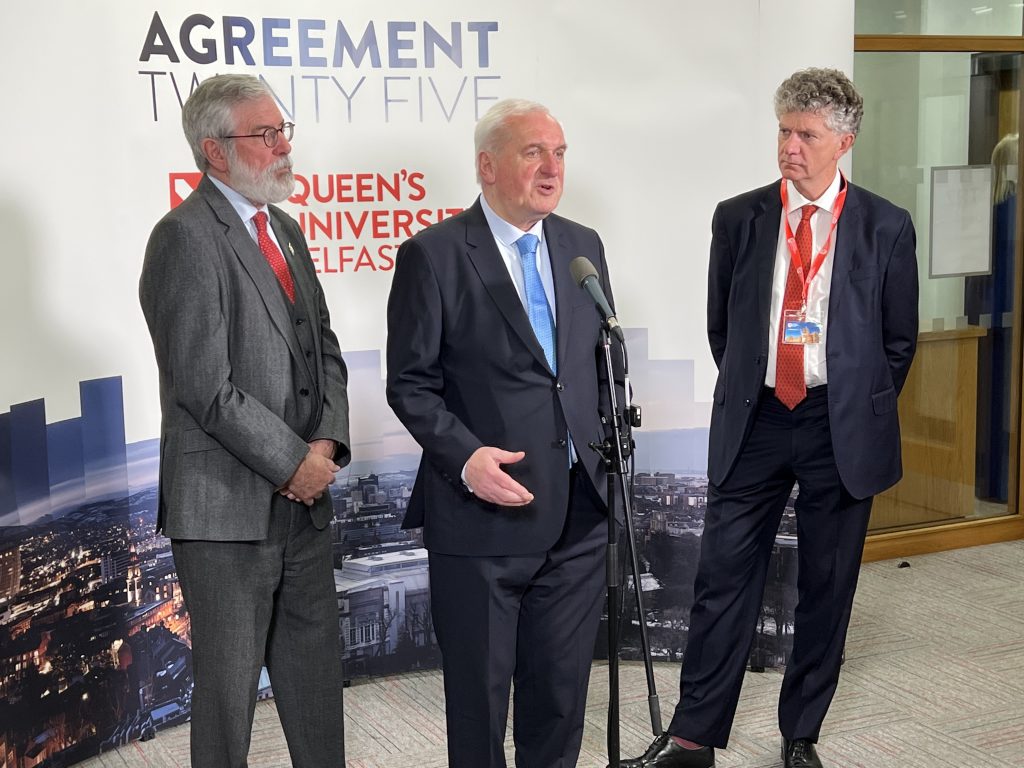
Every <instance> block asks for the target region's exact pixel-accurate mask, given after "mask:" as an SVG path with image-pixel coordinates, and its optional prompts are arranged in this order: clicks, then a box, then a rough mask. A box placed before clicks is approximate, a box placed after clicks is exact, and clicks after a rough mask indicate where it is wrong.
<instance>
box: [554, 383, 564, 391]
mask: <svg viewBox="0 0 1024 768" xmlns="http://www.w3.org/2000/svg"><path fill="white" fill-rule="evenodd" d="M555 389H557V390H558V391H559V392H561V391H562V390H564V389H565V384H563V383H562V382H558V383H557V384H555Z"/></svg>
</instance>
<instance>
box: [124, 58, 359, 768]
mask: <svg viewBox="0 0 1024 768" xmlns="http://www.w3.org/2000/svg"><path fill="white" fill-rule="evenodd" d="M182 124H183V126H184V130H185V136H186V138H187V139H188V142H189V145H190V147H191V149H192V153H193V155H194V156H195V159H196V163H197V164H198V166H199V168H200V170H202V171H203V172H204V176H203V179H202V181H201V183H200V184H199V187H198V188H197V189H196V191H195V192H194V193H192V194H191V195H190V196H189V197H188V199H187V200H185V201H184V202H183V203H182V204H181V205H180V206H178V207H177V208H175V209H174V210H173V211H171V212H170V213H168V214H167V215H166V216H164V218H163V219H161V220H160V222H159V223H158V224H157V225H156V227H155V228H154V229H153V233H152V235H151V236H150V239H149V244H148V246H147V248H146V259H145V264H144V266H143V270H142V279H141V281H140V286H139V296H140V300H141V303H142V309H143V312H144V313H145V316H146V322H147V323H148V325H149V330H150V334H151V335H152V337H153V347H154V350H155V353H156V361H157V366H158V368H159V372H160V401H161V408H162V416H163V423H162V428H161V440H160V503H159V517H158V526H159V528H160V529H161V530H162V531H163V533H164V534H165V535H167V536H168V537H170V538H171V548H172V551H173V553H174V562H175V566H176V568H177V571H178V579H179V583H180V584H181V590H182V594H183V596H184V599H185V605H186V607H187V608H188V611H189V614H190V617H191V631H192V662H193V672H194V675H195V688H194V692H193V699H192V766H193V768H207V767H208V768H244V767H245V765H246V759H247V755H248V751H249V741H250V735H251V731H252V718H253V710H254V707H255V703H256V691H257V685H258V680H259V674H260V669H261V667H262V666H263V665H264V664H266V666H267V668H268V670H269V672H270V678H271V683H272V684H273V687H274V696H275V698H276V701H277V710H278V714H279V715H280V718H281V724H282V726H283V728H284V733H285V738H286V739H287V742H288V750H289V752H290V754H291V759H292V764H293V765H294V766H296V767H297V768H298V767H301V768H328V767H332V768H333V767H338V766H344V764H345V755H344V726H343V712H342V672H341V651H340V646H339V636H338V607H337V598H336V596H335V587H334V572H333V568H332V563H331V547H330V532H329V528H328V524H329V523H330V520H331V518H332V516H333V515H332V508H331V499H330V495H329V494H328V493H327V489H328V486H329V485H330V484H331V483H332V482H333V481H334V473H335V472H337V471H338V470H339V468H340V467H341V466H344V465H345V464H346V463H348V461H349V458H350V452H349V436H348V400H347V395H346V378H347V373H346V369H345V364H344V362H343V360H342V357H341V350H340V348H339V345H338V340H337V338H336V337H335V335H334V333H333V332H332V331H331V328H330V319H329V317H328V313H327V307H326V304H325V302H324V296H323V291H322V290H321V287H320V284H319V282H318V280H317V277H316V274H315V271H314V269H313V263H312V261H311V259H310V256H309V251H308V249H307V246H306V241H305V239H304V238H303V235H302V232H301V230H300V229H299V227H298V225H297V224H296V223H295V221H294V220H293V219H291V218H290V217H289V216H287V215H286V214H285V213H284V212H282V211H281V210H280V209H278V208H276V207H275V206H273V205H269V203H275V202H280V201H282V200H285V199H286V198H287V197H288V196H289V195H290V194H291V192H292V189H293V188H294V183H295V182H294V178H293V176H292V172H291V159H290V158H289V153H290V152H291V144H290V143H289V142H290V139H291V137H292V131H293V129H294V126H293V125H292V124H291V123H286V122H284V121H283V119H282V117H281V113H280V111H279V110H278V108H277V106H276V104H275V102H274V99H273V97H272V95H271V94H270V92H269V90H268V89H267V88H266V86H265V85H264V84H263V83H262V82H261V81H259V80H258V79H257V78H254V77H251V76H248V75H218V76H216V77H212V78H210V79H208V80H206V81H205V82H203V83H202V84H201V85H200V86H199V87H198V88H197V89H196V90H195V92H194V93H193V94H192V96H191V97H190V98H189V99H188V101H187V102H186V103H185V106H184V109H183V110H182ZM268 224H269V226H268Z"/></svg>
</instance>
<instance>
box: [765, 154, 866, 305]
mask: <svg viewBox="0 0 1024 768" xmlns="http://www.w3.org/2000/svg"><path fill="white" fill-rule="evenodd" d="M839 177H840V187H841V188H840V190H839V194H838V195H836V201H835V203H834V204H833V205H832V224H831V226H830V227H829V228H828V237H826V238H825V244H824V245H823V246H822V247H821V250H820V251H818V254H817V256H815V257H814V258H813V259H811V270H810V272H808V274H807V276H806V277H805V276H804V260H803V259H802V258H801V257H800V249H799V248H797V246H796V238H795V237H794V236H793V229H792V228H791V227H790V226H789V211H788V202H789V194H788V191H787V189H786V187H787V184H786V180H785V179H783V180H782V185H781V187H780V189H781V192H780V194H781V195H782V214H783V215H782V220H783V221H784V222H786V245H787V246H789V257H790V259H792V261H793V263H794V264H796V273H797V275H798V276H799V277H800V282H801V283H802V284H803V285H802V298H803V306H804V309H806V308H807V289H808V288H810V287H811V280H813V279H814V277H815V275H817V274H818V270H819V269H821V265H822V264H824V263H825V258H826V257H827V256H828V247H829V245H831V243H832V235H833V233H834V232H835V231H836V224H837V223H838V222H839V214H841V213H842V212H843V206H844V205H846V190H847V189H848V188H849V184H847V183H846V178H845V177H844V176H843V174H842V172H840V173H839ZM807 224H808V226H810V221H808V222H807Z"/></svg>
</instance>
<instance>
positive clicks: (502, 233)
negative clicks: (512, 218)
mask: <svg viewBox="0 0 1024 768" xmlns="http://www.w3.org/2000/svg"><path fill="white" fill-rule="evenodd" d="M479 199H480V207H481V208H483V211H484V218H485V219H487V226H488V227H490V229H491V234H492V235H494V237H495V238H496V239H497V240H498V242H500V243H502V244H503V245H505V246H507V247H509V248H514V247H515V242H516V240H518V239H519V238H520V237H522V236H523V235H525V234H526V233H525V232H523V230H521V229H519V227H516V226H514V225H512V224H509V223H508V222H507V221H505V220H504V219H503V218H501V216H499V215H498V214H496V213H495V212H494V209H493V208H491V206H489V205H488V204H487V198H486V197H484V196H483V195H480V198H479ZM529 232H530V234H533V235H536V236H537V240H538V241H539V242H541V243H542V242H544V220H543V219H541V220H540V221H538V222H537V223H536V224H534V225H533V226H532V227H531V228H530V230H529Z"/></svg>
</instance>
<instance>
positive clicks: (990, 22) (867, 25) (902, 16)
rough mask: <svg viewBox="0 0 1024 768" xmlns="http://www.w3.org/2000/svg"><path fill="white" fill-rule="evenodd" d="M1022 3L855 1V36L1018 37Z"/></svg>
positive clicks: (1013, 0) (1012, 0) (991, 0)
mask: <svg viewBox="0 0 1024 768" xmlns="http://www.w3.org/2000/svg"><path fill="white" fill-rule="evenodd" d="M1022 12H1024V3H1022V2H1018V1H1016V0H989V1H988V2H980V1H979V0H903V1H902V2H899V3H893V2H892V0H856V2H855V3H854V32H855V33H856V34H858V35H1019V34H1021V32H1022V29H1024V27H1022Z"/></svg>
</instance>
